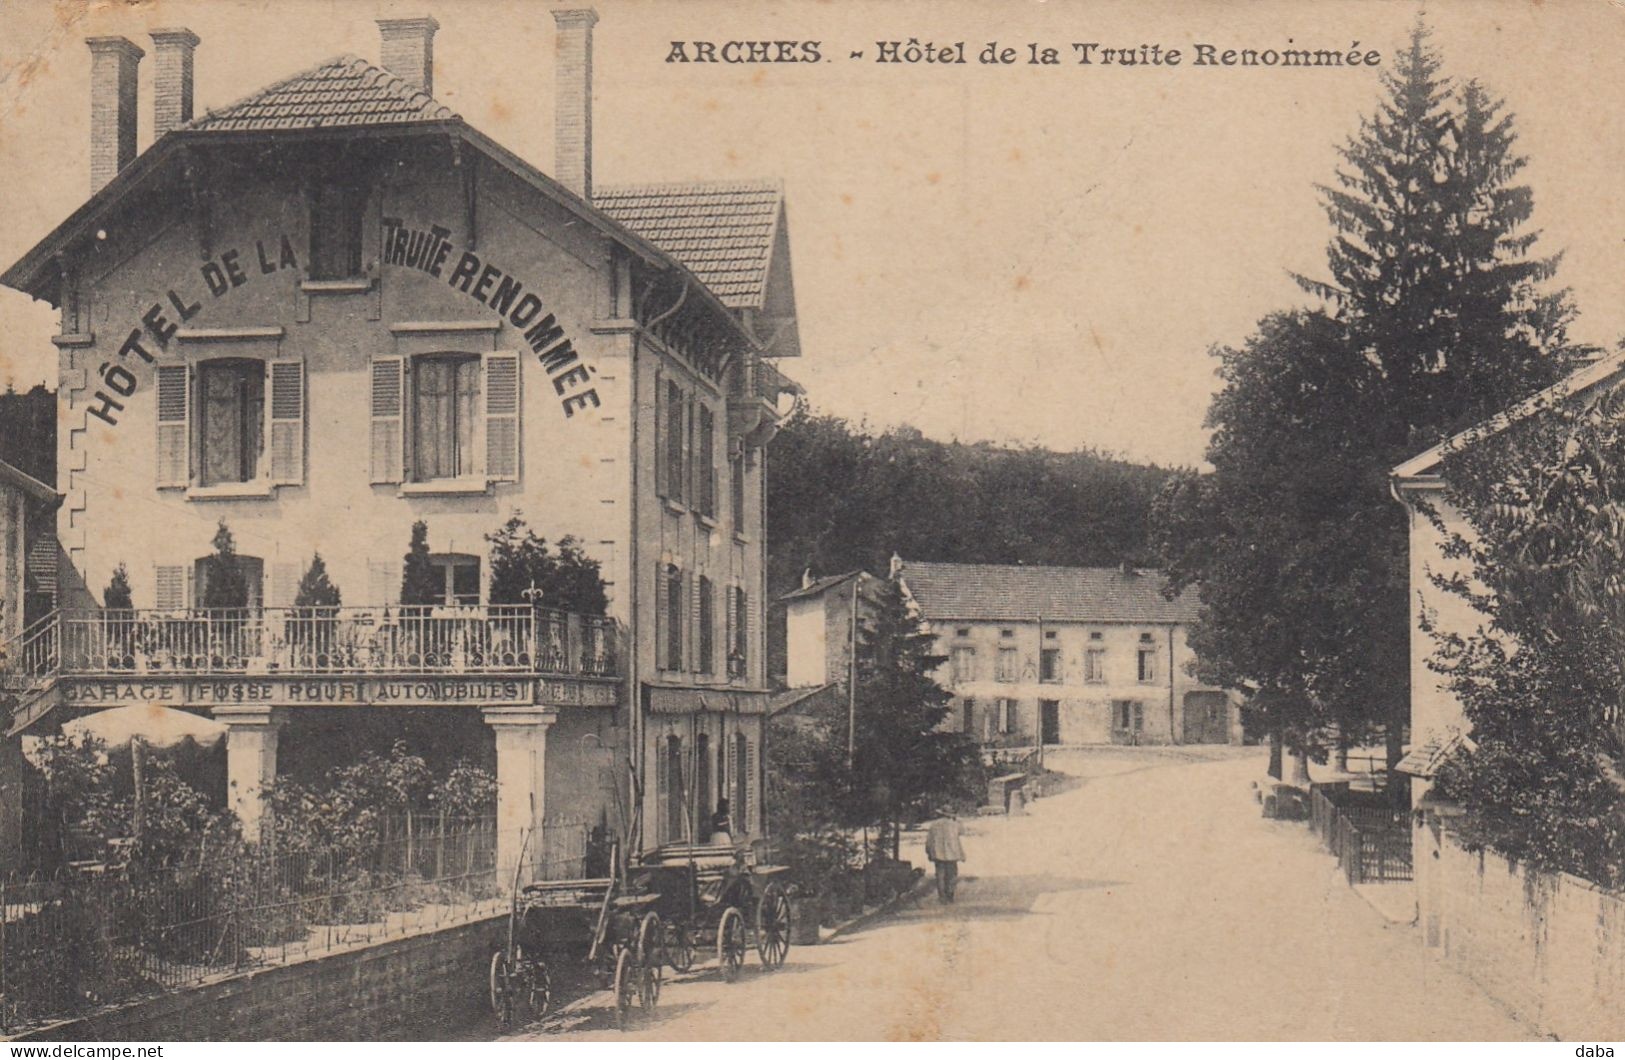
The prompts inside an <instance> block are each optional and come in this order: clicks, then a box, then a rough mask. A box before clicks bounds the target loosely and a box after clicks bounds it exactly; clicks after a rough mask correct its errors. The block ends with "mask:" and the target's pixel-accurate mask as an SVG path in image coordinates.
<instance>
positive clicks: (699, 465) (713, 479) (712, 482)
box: [694, 405, 717, 519]
mask: <svg viewBox="0 0 1625 1060" xmlns="http://www.w3.org/2000/svg"><path fill="white" fill-rule="evenodd" d="M699 421H700V422H699V428H700V429H699V435H700V437H699V444H698V446H697V452H696V453H695V471H696V472H697V473H698V475H699V482H698V483H697V485H696V487H695V494H696V495H695V497H694V506H695V507H696V508H698V509H699V510H700V514H701V515H704V516H705V517H706V518H709V519H714V518H716V514H717V467H716V442H717V437H716V436H717V427H716V414H715V413H713V412H712V411H711V410H710V409H709V408H708V407H706V406H705V405H701V406H700V407H699Z"/></svg>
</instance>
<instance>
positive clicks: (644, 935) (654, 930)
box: [638, 910, 666, 967]
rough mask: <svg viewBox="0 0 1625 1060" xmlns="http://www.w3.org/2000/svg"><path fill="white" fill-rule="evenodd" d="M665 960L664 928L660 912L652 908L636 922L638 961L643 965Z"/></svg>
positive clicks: (646, 965) (659, 962)
mask: <svg viewBox="0 0 1625 1060" xmlns="http://www.w3.org/2000/svg"><path fill="white" fill-rule="evenodd" d="M665 960H666V929H665V928H664V927H663V926H662V925H661V922H660V914H659V913H656V912H654V911H653V910H651V911H649V912H647V913H644V914H643V919H642V921H640V922H639V923H638V963H639V964H641V965H643V966H644V967H648V966H650V965H660V964H662V963H664V962H665Z"/></svg>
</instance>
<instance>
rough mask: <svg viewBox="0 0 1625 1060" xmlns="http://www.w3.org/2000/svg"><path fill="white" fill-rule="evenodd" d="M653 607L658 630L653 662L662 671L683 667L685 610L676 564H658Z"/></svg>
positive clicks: (681, 574)
mask: <svg viewBox="0 0 1625 1060" xmlns="http://www.w3.org/2000/svg"><path fill="white" fill-rule="evenodd" d="M657 582H658V584H657V586H656V593H657V596H658V599H657V600H656V607H657V611H658V615H659V619H660V624H661V628H660V630H659V631H658V635H657V637H656V644H655V648H656V651H657V653H658V654H659V655H660V659H659V660H658V662H657V663H656V665H657V666H659V667H660V668H661V669H663V670H681V669H682V668H683V622H684V621H685V618H686V616H687V614H688V609H687V608H686V607H685V606H684V602H683V573H682V571H680V570H678V569H677V566H676V564H672V563H666V564H662V565H661V568H660V572H659V575H658V577H657Z"/></svg>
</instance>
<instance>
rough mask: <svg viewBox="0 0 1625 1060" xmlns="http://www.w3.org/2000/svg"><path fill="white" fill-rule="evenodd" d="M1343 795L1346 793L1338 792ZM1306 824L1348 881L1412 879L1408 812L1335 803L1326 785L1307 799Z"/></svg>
mask: <svg viewBox="0 0 1625 1060" xmlns="http://www.w3.org/2000/svg"><path fill="white" fill-rule="evenodd" d="M1339 794H1346V793H1339ZM1309 827H1310V828H1311V829H1312V830H1313V831H1314V833H1315V834H1316V835H1318V836H1320V838H1321V841H1322V842H1323V843H1325V844H1326V849H1327V850H1329V851H1331V853H1332V854H1333V855H1335V856H1336V857H1337V863H1338V865H1339V866H1340V867H1341V868H1342V870H1343V874H1344V875H1345V876H1346V877H1347V878H1348V881H1349V883H1351V884H1355V883H1387V882H1396V881H1401V880H1409V879H1411V878H1412V874H1413V866H1412V861H1411V825H1410V813H1409V812H1408V811H1407V810H1404V809H1400V808H1395V807H1393V806H1391V805H1378V804H1360V803H1348V802H1339V801H1337V800H1336V799H1334V798H1333V795H1332V792H1331V791H1328V789H1327V787H1326V786H1323V785H1316V786H1315V788H1314V791H1313V792H1312V793H1311V795H1310V798H1309Z"/></svg>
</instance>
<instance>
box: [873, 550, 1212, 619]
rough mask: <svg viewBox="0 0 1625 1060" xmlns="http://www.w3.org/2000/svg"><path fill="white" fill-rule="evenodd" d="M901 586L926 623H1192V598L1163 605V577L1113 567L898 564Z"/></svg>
mask: <svg viewBox="0 0 1625 1060" xmlns="http://www.w3.org/2000/svg"><path fill="white" fill-rule="evenodd" d="M903 583H904V584H905V585H907V586H908V591H909V594H910V595H911V596H912V597H913V598H914V600H915V602H916V603H918V604H919V606H920V610H921V612H922V613H923V615H924V616H925V618H926V620H927V621H953V620H961V621H966V622H975V621H984V622H1032V621H1036V620H1038V619H1040V618H1042V619H1043V620H1044V621H1045V622H1102V623H1105V622H1125V623H1143V624H1160V623H1169V622H1192V621H1194V620H1195V619H1196V615H1197V611H1198V610H1199V607H1200V604H1199V602H1198V601H1197V599H1196V594H1195V593H1184V594H1182V595H1180V596H1176V597H1174V598H1173V599H1172V600H1169V599H1168V598H1166V597H1165V596H1163V595H1162V584H1163V580H1162V573H1161V572H1160V571H1154V570H1136V571H1132V572H1128V573H1125V572H1124V571H1123V570H1121V569H1119V568H1117V567H1015V566H1001V565H996V564H983V563H917V562H914V561H909V562H907V563H905V564H904V565H903Z"/></svg>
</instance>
